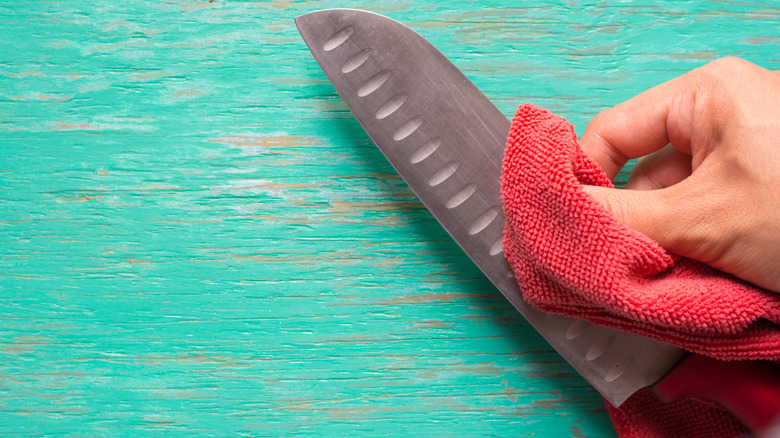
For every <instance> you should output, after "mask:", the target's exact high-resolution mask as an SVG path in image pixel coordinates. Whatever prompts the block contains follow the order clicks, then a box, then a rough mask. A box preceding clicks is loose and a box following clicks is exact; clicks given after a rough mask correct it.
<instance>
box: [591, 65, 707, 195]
mask: <svg viewBox="0 0 780 438" xmlns="http://www.w3.org/2000/svg"><path fill="white" fill-rule="evenodd" d="M691 76H692V75H691V73H690V72H689V73H686V74H685V75H683V76H680V77H677V78H675V79H672V80H670V81H668V82H664V83H663V84H661V85H658V86H655V87H653V88H651V89H649V90H647V91H645V92H643V93H641V94H639V95H637V96H635V97H633V98H631V99H629V100H627V101H625V102H623V103H621V104H619V105H617V106H615V107H612V108H610V109H607V110H605V111H602V112H601V113H599V114H598V115H597V116H596V117H595V118H594V119H593V120H592V121H591V122H590V123H589V124H588V127H587V128H586V129H585V133H584V134H583V135H582V138H581V139H580V146H581V147H582V149H583V150H584V151H585V153H586V154H588V155H589V156H590V157H591V158H593V159H594V160H595V161H596V163H598V164H599V166H601V168H602V170H604V172H605V173H606V174H607V176H608V177H609V178H610V179H612V178H614V177H615V176H616V175H617V174H618V172H620V169H622V168H623V166H624V165H625V164H626V161H628V160H629V159H631V158H637V157H642V156H645V155H648V154H650V153H653V152H655V151H657V150H659V149H661V148H663V147H664V146H666V145H667V144H669V143H673V144H674V146H675V147H676V148H678V149H679V150H681V151H682V152H684V153H687V154H690V137H691V134H690V131H691V129H690V128H691V121H692V118H693V107H694V103H695V100H696V99H695V93H696V87H695V82H694V81H693V80H692V78H691Z"/></svg>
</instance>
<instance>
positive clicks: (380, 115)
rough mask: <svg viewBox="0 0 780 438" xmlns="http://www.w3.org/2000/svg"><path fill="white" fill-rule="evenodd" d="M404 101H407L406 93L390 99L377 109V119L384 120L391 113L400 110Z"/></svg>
mask: <svg viewBox="0 0 780 438" xmlns="http://www.w3.org/2000/svg"><path fill="white" fill-rule="evenodd" d="M404 102H406V94H399V95H397V96H395V97H393V98H392V99H390V100H388V101H387V102H385V104H384V105H382V106H381V107H380V108H379V109H378V110H377V111H376V119H377V120H382V119H384V118H385V117H387V116H389V115H390V114H393V113H394V112H396V111H398V108H401V107H402V106H403V104H404Z"/></svg>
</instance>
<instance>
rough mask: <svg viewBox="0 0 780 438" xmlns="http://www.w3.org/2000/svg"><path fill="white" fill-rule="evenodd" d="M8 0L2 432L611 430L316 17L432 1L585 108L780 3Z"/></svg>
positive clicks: (769, 42)
mask: <svg viewBox="0 0 780 438" xmlns="http://www.w3.org/2000/svg"><path fill="white" fill-rule="evenodd" d="M375 3H376V2H370V1H308V2H291V1H279V2H237V1H228V0H216V1H213V2H208V1H202V2H190V1H165V2H162V1H160V2H157V1H133V2H117V1H110V0H99V1H82V0H69V1H27V0H25V1H20V0H16V1H4V2H2V3H0V41H2V44H1V45H0V245H1V246H0V434H1V435H3V436H11V435H33V436H40V435H54V436H56V435H65V434H68V435H76V436H81V435H84V436H95V435H98V436H100V435H132V436H135V435H183V436H191V435H211V436H242V435H253V436H255V435H256V436H280V435H285V436H289V435H304V436H310V435H326V436H334V435H362V434H370V435H396V436H409V435H414V436H439V435H448V436H452V435H454V436H575V437H582V436H592V437H602V436H608V435H610V434H612V433H613V432H612V431H611V428H610V425H609V421H608V419H607V418H606V414H605V411H604V408H603V406H602V402H601V400H600V398H599V397H598V396H597V394H595V393H594V392H593V391H592V389H590V388H589V387H588V385H587V384H586V383H585V382H584V381H583V380H582V379H581V378H580V377H579V376H577V375H576V374H575V373H574V372H573V371H572V370H571V368H570V367H569V366H568V365H567V364H566V363H564V362H562V361H561V359H560V358H559V357H558V356H557V355H556V354H555V353H554V352H552V351H551V350H550V348H549V347H548V346H547V345H546V344H545V343H544V342H543V341H542V340H541V338H540V337H539V336H538V335H537V334H536V333H535V332H534V331H533V330H532V329H531V328H529V327H528V326H527V325H526V324H525V323H524V322H523V320H522V319H521V318H520V317H519V316H518V315H517V314H516V313H515V312H514V311H513V310H512V309H511V308H510V307H509V306H508V305H507V304H506V303H505V302H504V300H503V299H502V298H501V297H500V296H499V294H498V293H497V292H496V291H494V290H493V289H492V288H491V286H490V285H489V284H488V283H487V282H486V280H484V279H483V278H482V276H481V275H480V274H479V272H478V271H477V270H476V269H475V268H474V267H473V266H472V265H471V264H470V262H469V261H468V260H467V259H466V257H465V256H464V255H463V254H461V252H460V250H459V249H458V248H457V246H456V245H455V244H454V243H453V242H451V241H450V240H449V238H448V237H447V236H446V234H445V233H444V232H443V231H442V230H441V229H440V228H439V226H438V225H437V224H436V223H435V221H434V220H433V219H432V218H431V216H430V215H429V214H428V213H427V212H426V210H425V209H424V208H423V207H422V206H421V205H420V204H419V203H418V202H417V201H416V200H415V198H414V196H413V195H412V194H411V192H410V191H409V190H408V189H407V188H406V187H405V185H404V184H403V182H402V181H401V180H400V178H398V176H397V175H395V174H394V172H393V171H392V169H391V168H390V166H389V165H388V164H387V163H386V162H385V161H384V159H383V158H382V157H381V155H380V154H379V153H378V152H377V150H376V149H375V148H374V147H373V145H372V144H371V142H370V140H369V139H368V137H367V136H366V134H365V133H364V132H363V131H362V130H361V128H360V126H359V125H358V123H357V122H356V121H355V120H354V119H352V117H351V115H350V114H349V111H348V110H347V109H346V108H345V106H344V105H343V103H342V102H341V101H340V100H339V98H338V96H337V95H336V93H335V92H334V90H333V88H332V87H331V86H330V85H329V84H328V82H327V81H326V79H325V77H324V75H323V74H322V72H321V71H320V70H319V68H318V67H317V65H316V63H315V61H314V60H313V59H312V58H311V56H310V55H309V53H308V51H307V49H306V47H305V45H304V43H303V42H302V41H301V39H300V37H299V36H298V33H297V31H296V30H295V27H294V24H293V21H292V20H293V18H294V17H295V16H296V15H299V14H301V13H304V12H308V11H311V10H315V9H321V8H328V7H356V8H363V9H369V10H374V11H376V12H380V13H384V14H386V15H389V16H390V17H392V18H395V19H398V20H401V21H403V22H406V23H408V24H409V25H410V26H411V27H413V28H414V29H416V30H418V31H419V32H420V33H421V34H422V35H424V36H425V37H427V38H429V39H430V40H431V41H432V42H433V43H434V45H436V46H437V47H439V48H440V49H441V50H442V51H443V52H444V53H445V54H446V55H448V56H449V57H451V59H453V61H454V62H455V63H456V64H457V65H458V66H460V67H461V68H462V69H463V70H464V72H465V73H466V74H467V75H468V76H469V77H470V78H472V80H473V81H474V82H475V83H476V84H477V86H479V87H480V88H481V89H482V90H483V91H484V92H485V93H486V94H488V95H489V96H490V97H491V98H492V99H493V100H494V101H495V103H496V104H497V105H498V106H499V108H500V109H501V110H502V111H504V112H505V113H506V114H507V115H511V113H512V111H513V109H514V107H515V106H516V105H517V104H519V103H522V102H525V101H532V102H534V103H537V104H539V105H542V106H544V107H547V108H549V109H551V110H553V111H555V112H557V113H559V114H561V115H564V116H566V117H567V118H569V120H571V121H572V122H574V123H575V124H576V126H577V130H578V132H580V133H581V132H582V130H583V129H584V126H585V125H586V123H587V121H588V120H589V119H590V118H591V117H593V115H595V114H596V113H597V112H598V111H600V110H601V109H604V108H607V107H609V106H611V105H614V104H616V103H618V102H620V101H622V100H624V99H627V98H629V97H631V96H632V95H634V94H635V93H637V92H639V91H641V90H644V89H646V88H648V87H650V86H652V85H655V84H657V83H659V82H661V81H663V80H666V79H669V78H672V77H674V76H676V75H679V74H681V73H683V72H685V71H687V70H689V69H691V68H694V67H697V66H699V65H702V64H703V63H705V62H707V61H709V60H711V59H714V58H717V57H720V56H724V55H738V56H742V57H745V58H747V59H749V60H751V61H754V62H757V63H759V64H761V65H763V66H766V67H769V68H773V69H778V67H780V60H779V59H778V57H777V44H778V42H780V12H778V4H777V2H761V1H759V2H755V3H750V4H741V3H733V2H728V1H724V2H704V1H683V2H673V3H672V2H651V1H648V0H644V1H635V2H585V1H583V2H579V1H569V2H565V1H545V2H526V3H524V2H519V1H516V2H499V1H493V2H487V1H483V2H471V1H465V0H450V1H447V2H441V3H440V4H436V3H432V2H426V3H421V2H412V1H400V2H392V4H389V5H384V6H379V7H376V6H375Z"/></svg>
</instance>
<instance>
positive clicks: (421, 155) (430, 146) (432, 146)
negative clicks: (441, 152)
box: [409, 137, 441, 164]
mask: <svg viewBox="0 0 780 438" xmlns="http://www.w3.org/2000/svg"><path fill="white" fill-rule="evenodd" d="M439 146H441V139H440V138H438V137H437V138H434V139H433V140H431V141H429V142H427V143H425V144H424V145H422V146H421V147H420V149H417V150H416V151H415V152H414V154H412V156H411V158H409V162H410V163H412V164H417V163H419V162H420V161H422V160H424V159H426V158H428V157H430V156H431V154H432V153H434V152H435V151H436V149H439Z"/></svg>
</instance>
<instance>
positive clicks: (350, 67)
mask: <svg viewBox="0 0 780 438" xmlns="http://www.w3.org/2000/svg"><path fill="white" fill-rule="evenodd" d="M370 57H371V49H363V50H361V51H359V52H357V53H356V54H354V55H353V56H352V57H351V58H349V59H348V60H347V62H345V63H344V65H342V66H341V72H342V73H345V74H346V73H350V72H353V71H355V70H357V69H358V67H360V66H361V65H363V64H364V63H365V62H366V61H367V60H368V58H370Z"/></svg>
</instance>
